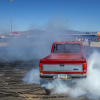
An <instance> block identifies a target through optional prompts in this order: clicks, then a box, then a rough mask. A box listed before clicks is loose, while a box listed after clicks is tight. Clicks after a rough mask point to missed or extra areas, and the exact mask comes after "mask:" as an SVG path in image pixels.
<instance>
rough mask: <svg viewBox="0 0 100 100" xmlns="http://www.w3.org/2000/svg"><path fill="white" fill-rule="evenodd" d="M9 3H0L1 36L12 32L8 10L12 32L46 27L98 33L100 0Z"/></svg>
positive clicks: (45, 0) (22, 1) (35, 0)
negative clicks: (51, 26)
mask: <svg viewBox="0 0 100 100" xmlns="http://www.w3.org/2000/svg"><path fill="white" fill-rule="evenodd" d="M9 1H10V0H0V33H4V32H10V31H11V7H12V31H27V30H31V29H42V30H45V28H46V25H48V24H51V25H54V26H55V27H60V28H62V29H69V30H75V31H81V32H82V31H83V32H85V31H89V32H90V31H91V32H95V31H100V24H99V23H100V0H13V2H9ZM11 5H12V6H11ZM65 19H68V20H65Z"/></svg>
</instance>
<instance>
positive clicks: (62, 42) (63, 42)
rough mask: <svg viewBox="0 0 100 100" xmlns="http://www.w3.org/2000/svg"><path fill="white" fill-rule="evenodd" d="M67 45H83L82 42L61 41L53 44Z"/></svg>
mask: <svg viewBox="0 0 100 100" xmlns="http://www.w3.org/2000/svg"><path fill="white" fill-rule="evenodd" d="M65 43H75V44H77V43H78V44H81V43H82V42H80V41H59V42H54V43H53V44H65Z"/></svg>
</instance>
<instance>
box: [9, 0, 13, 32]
mask: <svg viewBox="0 0 100 100" xmlns="http://www.w3.org/2000/svg"><path fill="white" fill-rule="evenodd" d="M9 2H10V4H11V33H12V2H13V0H10V1H9Z"/></svg>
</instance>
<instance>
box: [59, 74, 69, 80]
mask: <svg viewBox="0 0 100 100" xmlns="http://www.w3.org/2000/svg"><path fill="white" fill-rule="evenodd" d="M67 78H68V75H67V74H58V79H67Z"/></svg>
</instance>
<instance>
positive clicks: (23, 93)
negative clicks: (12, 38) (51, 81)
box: [0, 46, 99, 100]
mask: <svg viewBox="0 0 100 100" xmlns="http://www.w3.org/2000/svg"><path fill="white" fill-rule="evenodd" d="M87 48H88V49H89V50H90V48H91V50H90V51H89V50H88V52H92V51H93V49H94V48H92V47H87V46H84V49H85V51H86V52H87ZM97 50H99V48H97ZM88 52H87V56H88ZM38 61H39V60H36V61H28V62H24V63H23V62H10V63H3V64H2V63H1V64H0V100H66V99H67V100H89V99H88V98H86V97H84V96H81V97H78V98H72V97H69V96H68V95H67V94H50V95H46V93H45V90H44V88H42V87H40V86H39V85H38V84H27V83H23V81H22V79H23V77H24V75H25V74H26V73H27V72H29V70H30V69H32V68H34V67H35V66H34V63H35V62H38Z"/></svg>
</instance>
